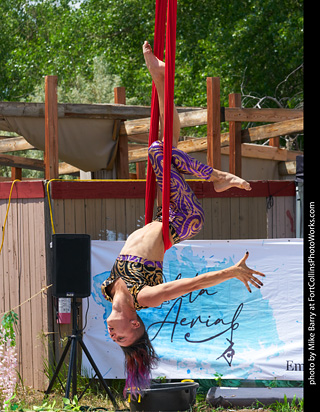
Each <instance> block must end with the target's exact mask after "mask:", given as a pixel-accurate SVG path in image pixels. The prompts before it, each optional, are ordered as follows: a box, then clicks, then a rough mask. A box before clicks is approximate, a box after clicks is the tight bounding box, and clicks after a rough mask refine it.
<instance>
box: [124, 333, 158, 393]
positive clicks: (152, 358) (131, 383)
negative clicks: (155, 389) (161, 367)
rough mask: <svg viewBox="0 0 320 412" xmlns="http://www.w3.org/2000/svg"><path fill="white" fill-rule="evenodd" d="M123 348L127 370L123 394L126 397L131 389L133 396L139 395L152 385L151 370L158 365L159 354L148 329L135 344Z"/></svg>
mask: <svg viewBox="0 0 320 412" xmlns="http://www.w3.org/2000/svg"><path fill="white" fill-rule="evenodd" d="M121 348H122V350H123V352H124V354H125V367H126V371H127V379H126V385H125V388H124V390H123V396H124V397H126V393H127V390H129V391H130V393H131V396H133V397H137V395H138V394H139V393H141V391H142V390H143V389H146V388H148V387H149V386H150V381H151V370H152V369H153V368H154V367H155V366H156V364H157V361H158V356H157V355H156V353H155V350H154V348H153V346H152V344H151V342H150V339H149V336H148V334H147V332H146V331H144V333H143V335H142V336H141V338H139V339H138V340H137V341H136V342H135V343H134V344H132V345H131V346H127V347H123V346H122V347H121Z"/></svg>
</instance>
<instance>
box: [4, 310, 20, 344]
mask: <svg viewBox="0 0 320 412" xmlns="http://www.w3.org/2000/svg"><path fill="white" fill-rule="evenodd" d="M17 324H18V315H17V314H16V313H15V312H14V311H13V310H11V311H9V312H6V313H5V314H4V315H3V318H2V322H1V325H2V327H3V329H4V337H3V340H4V342H7V340H8V339H10V341H11V346H16V334H15V331H14V328H15V327H16V326H17ZM4 342H2V341H1V340H0V345H1V344H4Z"/></svg>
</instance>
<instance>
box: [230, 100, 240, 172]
mask: <svg viewBox="0 0 320 412" xmlns="http://www.w3.org/2000/svg"><path fill="white" fill-rule="evenodd" d="M229 107H241V94H240V93H231V94H229ZM229 145H230V146H229V172H230V173H233V174H234V175H237V176H239V177H241V174H242V171H241V122H237V121H234V122H229Z"/></svg>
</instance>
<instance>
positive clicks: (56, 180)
mask: <svg viewBox="0 0 320 412" xmlns="http://www.w3.org/2000/svg"><path fill="white" fill-rule="evenodd" d="M138 180H145V179H116V180H115V179H75V180H65V179H51V180H49V181H48V182H47V196H48V205H49V213H50V221H51V227H52V234H53V235H54V234H55V233H56V231H55V228H54V222H53V213H52V206H51V199H50V191H49V185H50V183H51V182H67V183H70V182H72V183H74V182H137V181H138Z"/></svg>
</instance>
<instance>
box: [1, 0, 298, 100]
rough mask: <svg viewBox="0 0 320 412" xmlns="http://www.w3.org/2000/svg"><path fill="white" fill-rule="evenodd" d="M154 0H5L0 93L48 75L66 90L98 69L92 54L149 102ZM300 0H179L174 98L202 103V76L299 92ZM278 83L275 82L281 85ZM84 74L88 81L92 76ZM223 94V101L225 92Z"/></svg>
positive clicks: (10, 95)
mask: <svg viewBox="0 0 320 412" xmlns="http://www.w3.org/2000/svg"><path fill="white" fill-rule="evenodd" d="M154 13H155V0H152V1H151V0H145V1H144V2H141V1H138V0H83V1H76V0H72V1H69V0H60V1H56V0H37V1H29V0H2V1H1V3H0V15H2V16H3V18H2V19H1V23H0V24H1V27H0V61H1V65H0V100H19V99H21V98H24V99H27V100H28V99H29V96H30V95H31V94H33V93H34V90H35V87H36V86H37V85H39V84H40V83H41V79H43V76H45V75H57V76H58V78H59V85H60V86H61V87H62V88H63V90H64V93H65V95H66V96H69V98H73V99H77V100H78V99H79V95H78V94H77V93H76V94H74V92H75V88H76V89H77V90H78V89H80V90H83V91H84V92H85V94H86V95H88V96H90V99H99V100H100V99H104V98H105V97H104V96H99V95H95V94H94V93H92V94H90V91H89V90H87V88H86V85H85V83H86V82H87V81H89V82H90V81H93V79H94V78H95V76H96V72H95V70H96V69H95V67H96V66H95V65H96V61H97V60H96V59H101V60H100V61H103V62H104V63H105V65H106V67H107V69H108V73H109V74H111V75H114V76H118V79H119V83H121V85H122V86H125V87H126V89H127V96H128V98H136V99H137V102H138V103H139V104H150V95H151V79H150V76H149V75H148V73H147V70H146V67H145V65H144V60H143V56H142V53H141V46H142V43H143V41H144V40H145V39H146V40H149V41H150V42H151V43H152V41H153V36H154ZM302 62H303V1H302V0H230V1H228V2H221V1H218V0H201V1H197V2H194V1H192V0H179V2H178V16H177V47H176V90H175V98H176V103H177V104H179V105H181V104H183V105H189V106H201V105H203V106H204V105H206V84H205V79H206V77H207V76H219V77H220V78H221V88H222V93H221V96H222V98H223V99H225V100H226V99H227V96H228V94H229V93H232V92H240V90H241V89H242V90H243V91H244V92H246V93H247V94H252V93H255V94H257V95H258V96H264V95H268V96H274V94H275V92H276V93H277V94H278V96H277V98H278V99H281V98H286V99H287V101H286V102H287V104H288V106H290V107H292V106H293V107H295V106H296V104H297V100H298V101H299V102H300V101H301V98H302V97H301V95H299V93H301V92H302V90H303V83H302V70H299V71H297V72H296V73H295V75H294V76H290V78H289V79H288V80H287V81H284V80H285V79H286V78H287V76H288V75H289V74H290V73H292V72H294V70H295V69H296V68H297V67H299V66H300V65H301V64H302ZM280 83H281V87H277V86H278V85H279V84H280ZM89 84H90V83H89ZM223 103H224V104H225V103H226V101H224V102H223Z"/></svg>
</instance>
